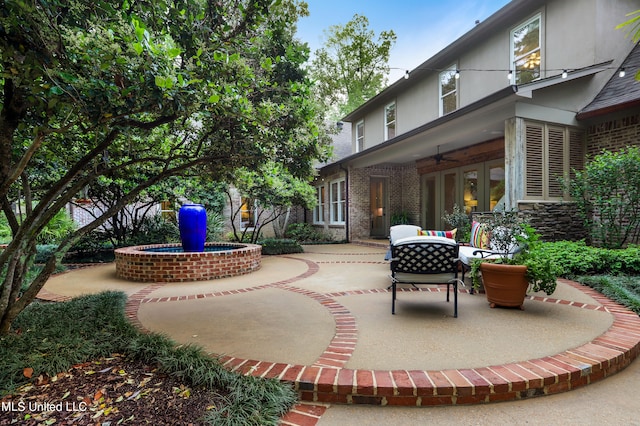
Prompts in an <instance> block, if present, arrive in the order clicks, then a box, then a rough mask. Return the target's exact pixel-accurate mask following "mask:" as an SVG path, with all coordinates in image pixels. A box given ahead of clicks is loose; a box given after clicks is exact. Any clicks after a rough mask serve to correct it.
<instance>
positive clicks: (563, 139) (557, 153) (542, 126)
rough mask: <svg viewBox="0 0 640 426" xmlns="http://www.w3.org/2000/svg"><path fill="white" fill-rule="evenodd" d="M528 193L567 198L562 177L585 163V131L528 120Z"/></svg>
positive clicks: (550, 198) (534, 195) (526, 178)
mask: <svg viewBox="0 0 640 426" xmlns="http://www.w3.org/2000/svg"><path fill="white" fill-rule="evenodd" d="M525 137H526V142H525V153H526V170H525V175H526V176H525V182H526V183H525V196H526V198H528V199H538V200H561V199H567V198H568V194H567V193H566V190H565V187H564V185H563V182H562V180H567V179H569V177H570V172H571V170H572V169H581V168H582V166H583V158H584V153H583V152H584V151H583V139H584V136H583V133H582V132H581V131H580V130H577V129H573V128H569V127H565V126H557V125H551V124H546V123H533V122H529V123H526V128H525Z"/></svg>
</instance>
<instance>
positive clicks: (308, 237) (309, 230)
mask: <svg viewBox="0 0 640 426" xmlns="http://www.w3.org/2000/svg"><path fill="white" fill-rule="evenodd" d="M285 236H286V237H287V238H291V239H292V240H295V241H298V242H305V243H306V242H321V241H322V242H328V241H333V238H332V237H331V236H330V235H328V234H327V233H326V232H324V231H321V230H318V229H316V228H314V227H313V226H312V225H311V224H310V223H292V224H290V225H289V226H288V227H287V232H286V234H285Z"/></svg>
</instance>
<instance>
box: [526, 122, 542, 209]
mask: <svg viewBox="0 0 640 426" xmlns="http://www.w3.org/2000/svg"><path fill="white" fill-rule="evenodd" d="M543 130H544V129H543V127H542V125H539V124H535V123H527V125H526V142H525V146H526V156H527V158H526V169H525V176H526V180H525V182H526V184H525V187H526V191H525V192H526V196H527V197H528V198H542V197H543V195H544V192H543V190H544V174H543V170H544V155H543V153H544V143H543V141H544V140H543Z"/></svg>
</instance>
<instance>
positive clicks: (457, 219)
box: [442, 204, 471, 242]
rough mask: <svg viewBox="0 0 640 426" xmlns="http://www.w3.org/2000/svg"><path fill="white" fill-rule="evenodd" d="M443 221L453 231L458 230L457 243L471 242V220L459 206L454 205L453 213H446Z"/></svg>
mask: <svg viewBox="0 0 640 426" xmlns="http://www.w3.org/2000/svg"><path fill="white" fill-rule="evenodd" d="M442 220H443V221H445V223H446V224H447V225H449V227H450V228H451V229H457V230H458V231H457V232H456V241H467V242H468V241H469V239H470V238H471V218H470V217H469V215H468V214H467V212H465V211H464V209H462V208H460V206H459V205H458V204H454V205H453V209H452V210H451V213H447V212H445V213H444V214H443V215H442Z"/></svg>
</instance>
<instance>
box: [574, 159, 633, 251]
mask: <svg viewBox="0 0 640 426" xmlns="http://www.w3.org/2000/svg"><path fill="white" fill-rule="evenodd" d="M569 188H570V192H571V196H572V197H573V198H574V199H575V201H576V203H577V206H578V211H579V213H580V216H581V218H582V219H583V221H584V224H585V227H586V229H587V230H588V231H589V233H590V236H591V240H592V241H593V242H594V243H598V244H602V245H603V246H604V247H608V248H620V247H623V246H624V245H625V244H628V243H629V242H631V241H634V240H635V239H637V238H639V237H640V147H637V146H628V147H626V148H624V149H622V150H620V151H619V152H609V151H603V152H602V153H601V154H600V155H597V156H595V157H594V158H593V159H592V160H591V161H589V162H588V163H587V164H586V165H585V167H584V170H582V171H580V170H576V171H575V178H574V179H572V180H571V182H570V185H569Z"/></svg>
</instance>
